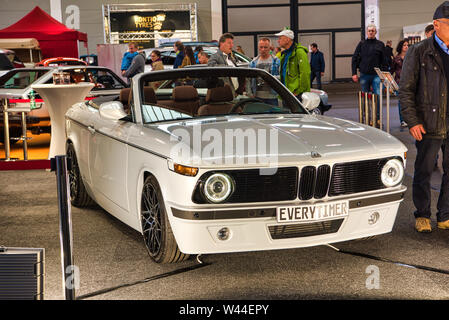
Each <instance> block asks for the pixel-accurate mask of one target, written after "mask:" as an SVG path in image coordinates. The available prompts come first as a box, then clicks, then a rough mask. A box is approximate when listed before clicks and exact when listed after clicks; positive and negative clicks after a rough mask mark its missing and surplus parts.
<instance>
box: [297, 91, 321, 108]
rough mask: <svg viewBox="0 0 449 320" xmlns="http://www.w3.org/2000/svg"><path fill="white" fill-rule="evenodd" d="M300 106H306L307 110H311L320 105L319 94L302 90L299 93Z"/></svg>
mask: <svg viewBox="0 0 449 320" xmlns="http://www.w3.org/2000/svg"><path fill="white" fill-rule="evenodd" d="M301 99H302V103H301V104H302V106H303V107H304V108H306V109H307V110H308V111H312V110H313V109H315V108H316V107H318V106H319V105H320V102H321V99H320V96H319V95H317V94H316V93H313V92H304V93H303V94H302V95H301Z"/></svg>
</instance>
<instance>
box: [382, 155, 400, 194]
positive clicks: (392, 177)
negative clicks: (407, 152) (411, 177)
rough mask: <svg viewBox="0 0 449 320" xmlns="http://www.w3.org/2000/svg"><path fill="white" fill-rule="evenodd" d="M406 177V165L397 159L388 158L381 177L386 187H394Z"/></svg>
mask: <svg viewBox="0 0 449 320" xmlns="http://www.w3.org/2000/svg"><path fill="white" fill-rule="evenodd" d="M403 177H404V167H403V165H402V162H401V161H399V160H397V159H391V160H388V162H387V163H386V164H385V165H384V167H383V168H382V173H381V175H380V178H381V180H382V183H383V184H384V185H385V186H386V187H394V186H396V185H398V184H399V183H401V181H402V178H403Z"/></svg>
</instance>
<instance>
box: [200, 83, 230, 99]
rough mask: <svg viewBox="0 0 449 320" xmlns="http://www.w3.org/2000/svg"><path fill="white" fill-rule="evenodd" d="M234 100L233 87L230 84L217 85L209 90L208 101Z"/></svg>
mask: <svg viewBox="0 0 449 320" xmlns="http://www.w3.org/2000/svg"><path fill="white" fill-rule="evenodd" d="M232 100H234V95H233V94H232V89H231V87H230V86H229V85H228V84H225V85H224V87H217V88H212V89H208V90H207V95H206V103H211V102H229V101H232Z"/></svg>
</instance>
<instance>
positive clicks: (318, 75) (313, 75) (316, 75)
mask: <svg viewBox="0 0 449 320" xmlns="http://www.w3.org/2000/svg"><path fill="white" fill-rule="evenodd" d="M315 78H316V82H317V84H318V89H320V90H321V71H312V72H310V87H312V83H313V80H315Z"/></svg>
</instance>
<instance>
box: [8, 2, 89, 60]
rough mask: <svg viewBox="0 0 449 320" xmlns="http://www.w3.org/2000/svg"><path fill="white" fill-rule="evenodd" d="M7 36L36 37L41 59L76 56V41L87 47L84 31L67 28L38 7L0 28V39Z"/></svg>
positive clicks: (77, 48) (77, 49)
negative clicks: (9, 24) (11, 23)
mask: <svg viewBox="0 0 449 320" xmlns="http://www.w3.org/2000/svg"><path fill="white" fill-rule="evenodd" d="M9 38H34V39H36V40H37V41H38V42H39V46H40V49H41V51H42V59H45V58H53V57H73V58H78V57H79V47H78V43H79V42H80V41H81V42H84V43H85V46H86V47H87V34H86V33H83V32H79V31H76V30H73V29H69V28H67V27H66V26H65V25H64V24H62V23H60V22H59V21H57V20H56V19H54V18H52V17H51V16H50V15H49V14H48V13H46V12H45V11H43V10H42V9H41V8H39V7H35V8H34V9H33V10H32V11H30V12H29V13H28V14H27V15H26V16H24V17H23V18H22V19H20V20H19V21H17V22H16V23H14V24H13V25H11V26H9V27H7V28H5V29H2V30H0V39H9ZM36 62H38V61H36Z"/></svg>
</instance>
